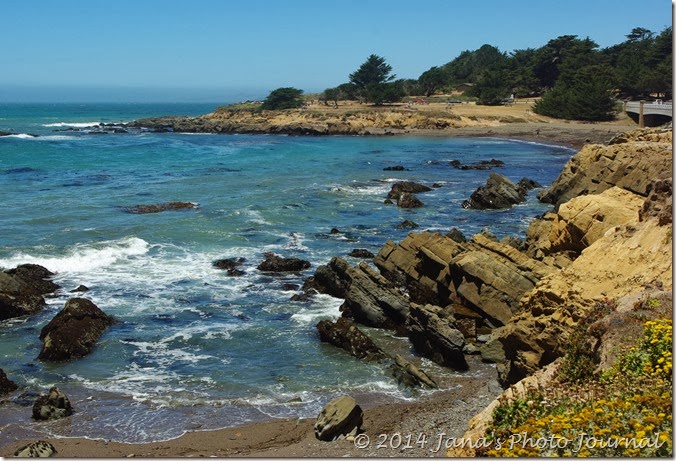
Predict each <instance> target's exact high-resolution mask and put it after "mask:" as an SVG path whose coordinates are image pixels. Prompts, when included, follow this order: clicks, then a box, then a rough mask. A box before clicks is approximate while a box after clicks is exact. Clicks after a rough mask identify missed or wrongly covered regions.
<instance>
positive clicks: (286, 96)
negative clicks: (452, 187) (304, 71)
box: [261, 87, 303, 110]
mask: <svg viewBox="0 0 676 461" xmlns="http://www.w3.org/2000/svg"><path fill="white" fill-rule="evenodd" d="M302 95H303V90H299V89H297V88H292V87H285V88H277V89H276V90H272V91H271V92H270V94H269V95H268V97H267V98H265V101H263V105H262V106H261V109H263V110H284V109H296V108H298V107H301V106H302V105H303V101H302V100H301V96H302Z"/></svg>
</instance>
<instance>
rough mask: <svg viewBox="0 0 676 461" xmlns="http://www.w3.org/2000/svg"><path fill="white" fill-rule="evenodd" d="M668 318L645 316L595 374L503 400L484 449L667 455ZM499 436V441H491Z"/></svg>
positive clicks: (670, 438)
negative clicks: (630, 343) (631, 342)
mask: <svg viewBox="0 0 676 461" xmlns="http://www.w3.org/2000/svg"><path fill="white" fill-rule="evenodd" d="M672 346H673V338H672V321H671V320H670V319H664V320H657V321H648V322H646V323H645V325H644V333H643V337H642V338H640V340H639V341H638V344H637V345H636V346H635V347H634V348H632V349H630V351H629V352H628V353H626V354H625V355H623V356H622V357H621V358H620V359H619V360H618V361H617V363H616V365H615V366H614V368H612V369H611V370H610V371H608V372H606V373H605V374H604V375H603V377H602V378H601V379H598V380H591V381H588V382H586V383H584V384H583V385H570V384H567V385H566V384H553V385H552V387H551V388H549V389H545V390H544V391H543V390H542V389H540V390H538V391H532V392H531V393H529V394H528V395H526V396H525V397H524V398H522V399H517V400H514V401H512V402H507V403H503V404H502V405H500V406H499V407H498V408H497V409H496V410H495V412H494V419H493V423H492V426H491V427H490V428H489V429H488V431H487V432H488V433H490V434H491V435H490V437H489V441H490V442H491V443H492V446H491V447H490V448H489V449H487V450H485V451H484V453H480V454H486V455H489V456H500V457H502V456H518V457H526V456H537V457H549V456H581V457H582V456H594V457H636V456H643V457H657V456H660V457H662V456H669V457H670V456H672V454H673V428H672V421H673V420H672V396H673V386H672V381H671V374H672ZM498 442H500V443H499V444H498Z"/></svg>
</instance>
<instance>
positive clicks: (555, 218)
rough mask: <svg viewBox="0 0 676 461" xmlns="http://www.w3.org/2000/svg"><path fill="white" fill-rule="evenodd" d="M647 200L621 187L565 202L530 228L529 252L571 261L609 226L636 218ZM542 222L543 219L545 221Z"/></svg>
mask: <svg viewBox="0 0 676 461" xmlns="http://www.w3.org/2000/svg"><path fill="white" fill-rule="evenodd" d="M643 203H644V199H643V198H642V197H641V196H639V195H636V194H634V193H631V192H629V191H627V190H625V189H620V188H619V187H612V188H610V189H607V190H605V191H604V192H602V193H601V194H598V195H583V196H580V197H576V198H574V199H572V200H570V201H568V202H566V203H564V204H562V205H561V206H560V207H559V209H558V210H557V212H556V213H551V214H549V215H548V216H547V217H545V218H544V219H543V220H544V221H548V224H544V223H543V222H536V223H533V224H532V225H531V228H532V229H529V231H528V236H529V239H528V241H527V245H528V252H527V253H528V254H529V255H532V256H533V257H534V258H536V259H540V260H545V257H547V256H549V257H550V258H549V259H547V260H546V262H548V263H549V264H553V265H557V263H556V262H555V261H554V258H555V256H551V255H554V254H557V253H558V254H561V253H563V254H565V256H566V257H567V258H568V259H570V260H571V261H572V260H573V259H575V258H576V257H577V256H579V254H580V253H581V252H582V250H584V249H585V248H587V247H588V246H590V245H591V244H592V243H594V242H595V241H597V240H598V239H599V238H601V237H602V236H603V234H605V233H606V231H608V230H609V229H611V228H613V227H616V226H619V225H622V224H626V223H628V222H631V221H634V220H635V219H636V216H637V213H638V211H639V209H640V208H641V207H642V206H643ZM541 221H542V220H541Z"/></svg>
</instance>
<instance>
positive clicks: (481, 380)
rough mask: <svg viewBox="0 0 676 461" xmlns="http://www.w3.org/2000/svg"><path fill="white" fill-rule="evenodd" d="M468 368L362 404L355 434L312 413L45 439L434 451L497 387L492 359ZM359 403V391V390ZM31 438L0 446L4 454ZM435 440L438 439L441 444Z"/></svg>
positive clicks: (66, 449)
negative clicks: (425, 389)
mask: <svg viewBox="0 0 676 461" xmlns="http://www.w3.org/2000/svg"><path fill="white" fill-rule="evenodd" d="M469 362H470V366H471V370H472V371H471V372H469V373H467V374H465V375H462V376H460V377H458V378H456V379H452V380H451V379H449V380H447V381H446V382H443V383H442V386H443V387H444V388H445V389H443V390H440V391H437V392H435V393H434V394H432V395H430V396H428V397H426V398H423V399H422V400H419V401H416V402H405V403H386V404H380V405H378V404H375V405H374V406H371V407H366V406H365V407H364V423H363V425H362V429H363V434H361V435H360V436H359V438H357V439H356V440H338V441H335V442H322V441H319V440H317V439H316V438H315V436H314V429H313V426H314V423H315V419H314V418H309V419H273V420H270V421H267V422H262V423H255V424H249V425H245V426H241V427H233V428H226V429H220V430H215V431H195V432H188V433H185V434H184V435H182V436H181V437H178V438H176V439H172V440H168V441H163V442H154V443H143V444H128V443H120V442H111V441H105V440H89V439H83V438H52V439H45V440H47V441H48V442H50V443H51V444H52V445H54V447H55V448H56V450H57V454H56V456H57V457H65V458H80V457H85V458H98V457H113V458H125V457H132V456H133V457H170V458H175V457H210V456H216V457H294V458H296V457H297V458H300V457H322V458H326V457H345V456H347V457H367V456H368V457H431V456H433V457H436V456H443V455H444V452H445V451H446V446H445V444H447V443H450V442H449V440H452V439H451V438H453V437H457V438H459V437H461V436H462V434H463V433H464V432H465V430H466V428H467V422H468V421H469V419H470V418H471V417H472V416H474V415H475V414H476V413H478V412H479V411H481V410H482V409H483V408H484V407H486V406H487V405H488V404H489V403H490V402H491V401H492V400H493V399H495V398H496V397H497V396H498V395H499V394H500V392H501V389H500V386H499V384H498V382H497V374H496V371H495V366H494V365H488V364H483V363H481V362H480V360H479V358H478V357H476V356H474V357H470V358H469ZM357 402H358V403H359V397H357ZM28 442H30V441H29V440H26V441H20V442H16V443H13V444H10V445H8V446H5V447H3V448H2V449H0V456H3V457H10V456H12V455H13V454H14V452H15V451H16V450H17V449H18V448H20V447H22V446H23V445H25V444H27V443H28ZM440 442H441V444H442V445H441V446H439V443H440Z"/></svg>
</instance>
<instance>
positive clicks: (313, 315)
mask: <svg viewBox="0 0 676 461" xmlns="http://www.w3.org/2000/svg"><path fill="white" fill-rule="evenodd" d="M342 303H343V300H342V299H338V298H334V297H332V296H329V295H324V294H318V295H316V296H315V302H314V303H313V304H312V307H309V308H305V307H304V308H301V309H300V310H299V311H298V312H296V313H295V314H293V315H292V316H291V319H292V320H294V321H296V322H298V323H301V324H307V325H314V324H315V323H317V320H319V319H322V318H334V319H335V318H338V317H339V316H340V306H341V304H342Z"/></svg>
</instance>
